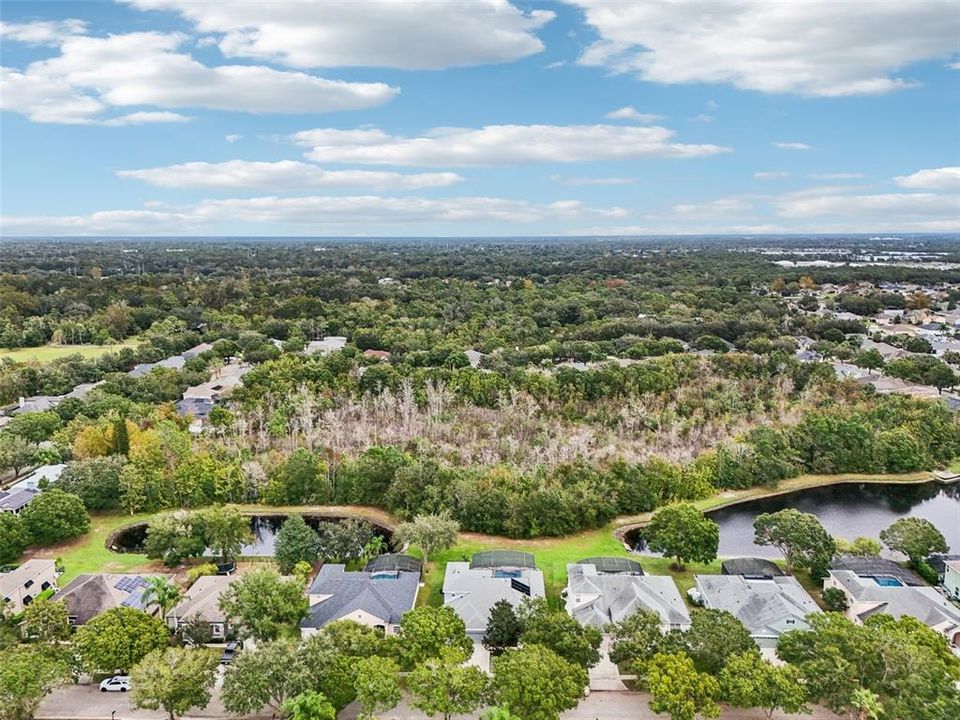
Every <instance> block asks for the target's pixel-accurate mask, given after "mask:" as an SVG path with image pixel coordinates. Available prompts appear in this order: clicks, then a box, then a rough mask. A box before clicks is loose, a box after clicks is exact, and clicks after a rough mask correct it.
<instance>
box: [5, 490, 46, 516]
mask: <svg viewBox="0 0 960 720" xmlns="http://www.w3.org/2000/svg"><path fill="white" fill-rule="evenodd" d="M39 494H40V491H39V490H3V491H0V512H8V513H13V514H14V515H19V514H20V513H21V512H22V511H23V509H24V508H25V507H26V506H27V505H29V504H30V503H31V502H33V499H34V498H35V497H36V496H37V495H39Z"/></svg>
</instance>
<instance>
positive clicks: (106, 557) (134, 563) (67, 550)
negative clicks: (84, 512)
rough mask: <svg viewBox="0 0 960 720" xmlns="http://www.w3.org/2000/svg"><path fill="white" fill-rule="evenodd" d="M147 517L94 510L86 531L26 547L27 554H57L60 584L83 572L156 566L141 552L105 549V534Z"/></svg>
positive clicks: (108, 571) (52, 556) (105, 571)
mask: <svg viewBox="0 0 960 720" xmlns="http://www.w3.org/2000/svg"><path fill="white" fill-rule="evenodd" d="M149 517H150V514H144V515H116V514H97V515H93V516H91V518H90V531H89V532H88V533H87V534H86V535H82V536H81V537H78V538H74V539H73V540H70V541H67V542H64V543H60V544H59V545H51V546H50V547H45V548H40V549H37V550H28V551H27V557H28V558H29V557H37V558H60V559H61V560H62V561H63V567H64V573H63V575H62V576H60V578H59V580H58V583H59V585H60V587H63V586H64V585H66V584H67V583H68V582H70V581H71V580H73V579H74V578H75V577H76V576H77V575H81V574H83V573H95V572H104V573H122V572H129V571H131V570H141V569H147V568H148V567H150V568H152V569H155V568H156V567H159V566H158V565H154V564H153V562H152V561H151V560H148V559H147V557H146V556H145V555H138V554H136V553H115V552H112V551H111V550H109V549H107V545H106V542H107V537H108V536H109V535H110V533H111V532H113V531H114V530H116V529H117V528H119V527H122V526H124V525H129V524H130V523H135V522H140V521H143V520H146V519H148V518H149Z"/></svg>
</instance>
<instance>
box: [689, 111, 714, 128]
mask: <svg viewBox="0 0 960 720" xmlns="http://www.w3.org/2000/svg"><path fill="white" fill-rule="evenodd" d="M690 120H692V121H693V122H696V123H703V124H704V125H708V124H710V123H712V122H713V115H711V114H710V113H700V114H699V115H694V116H693V117H692V118H690Z"/></svg>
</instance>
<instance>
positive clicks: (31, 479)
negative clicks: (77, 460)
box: [8, 463, 67, 492]
mask: <svg viewBox="0 0 960 720" xmlns="http://www.w3.org/2000/svg"><path fill="white" fill-rule="evenodd" d="M66 468H67V466H66V464H65V463H58V464H56V465H41V466H40V467H38V468H36V469H35V470H34V471H33V472H31V473H29V474H27V475H26V476H24V477H23V478H22V479H21V480H20V481H18V482H16V483H14V484H13V485H11V486H10V487H9V488H8V490H9V491H10V492H13V491H14V490H30V491H33V492H38V491H40V490H43V489H44V488H47V487H49V486H50V485H55V484H56V483H57V481H58V480H60V476H61V475H63V471H64V470H66Z"/></svg>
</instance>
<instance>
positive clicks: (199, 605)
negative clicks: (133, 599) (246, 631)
mask: <svg viewBox="0 0 960 720" xmlns="http://www.w3.org/2000/svg"><path fill="white" fill-rule="evenodd" d="M238 577H239V576H238V575H204V576H202V577H199V578H197V580H196V582H194V583H193V585H191V586H190V589H189V590H187V592H186V593H184V595H183V598H182V599H181V600H180V602H179V603H177V605H176V607H174V608H173V609H172V610H171V611H170V612H168V613H167V615H166V617H165V618H164V619H165V620H166V623H167V625H168V626H169V628H170V629H171V630H172V631H173V632H177V631H178V630H179V629H180V626H181V625H183V624H184V623H186V622H189V621H191V620H193V619H194V618H200V619H201V620H203V621H204V622H206V623H207V624H208V625H209V627H210V637H211V638H213V639H214V640H215V641H216V640H223V639H225V638H226V637H227V636H228V635H229V633H230V627H229V622H228V620H229V619H228V618H227V616H226V614H224V612H223V611H222V610H221V609H220V596H221V595H222V594H223V593H224V592H226V590H227V589H228V588H229V587H230V586H231V585H232V584H233V583H234V582H236V580H237V578H238Z"/></svg>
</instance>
